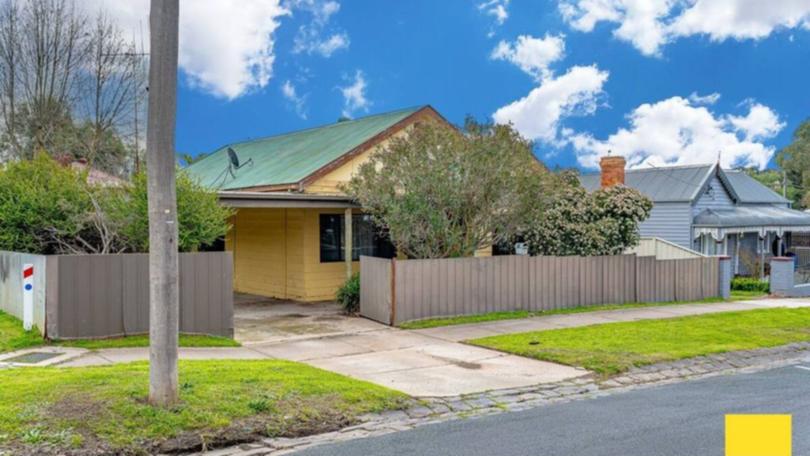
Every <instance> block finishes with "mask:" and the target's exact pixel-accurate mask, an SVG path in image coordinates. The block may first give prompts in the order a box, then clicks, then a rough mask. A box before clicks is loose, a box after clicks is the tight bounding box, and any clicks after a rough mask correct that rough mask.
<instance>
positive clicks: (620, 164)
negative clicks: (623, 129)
mask: <svg viewBox="0 0 810 456" xmlns="http://www.w3.org/2000/svg"><path fill="white" fill-rule="evenodd" d="M625 165H626V162H625V160H624V157H622V156H620V155H614V156H607V157H602V159H601V160H600V161H599V167H600V168H601V169H602V188H606V187H610V186H612V185H617V184H622V185H624V167H625Z"/></svg>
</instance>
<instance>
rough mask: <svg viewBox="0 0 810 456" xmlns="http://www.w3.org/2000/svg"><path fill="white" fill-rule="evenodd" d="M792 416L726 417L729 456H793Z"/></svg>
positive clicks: (727, 452) (727, 451)
mask: <svg viewBox="0 0 810 456" xmlns="http://www.w3.org/2000/svg"><path fill="white" fill-rule="evenodd" d="M791 428H792V420H791V416H790V415H726V456H791V451H792V448H791V447H792V439H791V436H792V431H791Z"/></svg>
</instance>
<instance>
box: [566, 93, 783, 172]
mask: <svg viewBox="0 0 810 456" xmlns="http://www.w3.org/2000/svg"><path fill="white" fill-rule="evenodd" d="M747 104H748V113H747V114H745V115H740V116H734V115H718V114H715V113H713V112H711V111H710V110H709V109H708V108H707V107H706V106H699V105H695V104H694V103H692V102H690V100H688V99H686V98H682V97H672V98H668V99H666V100H662V101H659V102H657V103H651V104H650V103H645V104H642V105H641V106H639V107H637V108H636V109H635V110H633V112H632V113H630V114H629V115H628V122H629V126H627V127H625V128H620V129H619V130H618V131H616V132H615V133H613V134H611V135H610V136H608V138H607V139H604V140H600V139H597V138H594V137H593V136H591V135H590V134H581V133H580V134H575V133H570V134H569V136H568V137H567V138H566V139H567V140H568V141H569V142H570V143H571V144H572V146H573V147H574V150H575V151H576V154H577V160H578V161H579V163H580V164H581V165H582V166H584V167H587V168H596V167H597V166H598V163H599V158H600V157H602V156H604V155H607V153H608V151H612V153H613V154H621V155H623V156H624V157H625V158H626V159H627V162H628V166H630V167H644V166H662V165H689V164H700V163H713V162H715V161H717V159H718V155H719V156H720V160H721V165H722V166H724V167H732V166H754V167H757V168H760V169H763V168H765V166H767V164H768V161H769V160H770V159H771V157H772V156H773V154H774V151H775V150H774V147H772V146H766V145H765V144H763V143H762V141H763V140H765V139H768V138H772V137H773V136H775V135H776V134H777V133H779V131H780V130H782V128H784V126H785V124H784V123H783V122H781V121H780V119H779V116H778V115H777V114H776V113H775V112H774V111H773V110H771V109H770V108H769V107H767V106H764V105H762V104H759V103H756V102H753V101H751V102H748V103H747Z"/></svg>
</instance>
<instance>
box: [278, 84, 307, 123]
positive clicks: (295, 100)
mask: <svg viewBox="0 0 810 456" xmlns="http://www.w3.org/2000/svg"><path fill="white" fill-rule="evenodd" d="M281 94H282V95H283V96H284V98H285V99H286V100H287V101H289V102H290V104H291V105H292V107H293V109H294V110H295V113H296V114H297V115H298V117H300V118H302V119H306V118H307V109H306V103H307V95H299V94H298V91H297V90H296V88H295V85H293V83H292V82H290V81H289V80H287V81H284V84H282V85H281Z"/></svg>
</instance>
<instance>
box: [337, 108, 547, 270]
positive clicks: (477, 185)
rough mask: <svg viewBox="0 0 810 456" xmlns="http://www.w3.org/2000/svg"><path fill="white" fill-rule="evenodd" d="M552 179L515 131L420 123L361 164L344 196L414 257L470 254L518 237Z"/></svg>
mask: <svg viewBox="0 0 810 456" xmlns="http://www.w3.org/2000/svg"><path fill="white" fill-rule="evenodd" d="M551 181H553V176H552V174H551V173H550V172H549V171H548V170H546V168H545V167H544V166H543V165H542V164H540V163H539V162H538V161H537V160H536V159H535V158H534V156H533V154H532V145H531V143H530V142H529V141H526V140H525V139H523V138H522V137H521V136H520V135H519V134H518V133H517V132H516V131H515V130H514V129H513V128H512V127H510V126H505V125H486V124H479V123H476V122H474V121H473V120H468V121H467V122H466V124H465V128H464V130H463V131H459V130H456V129H454V128H452V127H449V126H448V125H446V124H443V123H439V122H424V123H422V124H418V125H417V126H415V127H414V129H413V130H412V131H411V132H410V133H409V134H408V135H407V136H404V137H399V138H395V139H393V140H392V141H391V142H390V143H389V144H388V146H387V147H385V148H383V149H381V150H379V151H377V152H375V153H374V154H373V155H372V156H371V158H370V160H368V161H367V162H366V163H364V164H363V165H361V166H360V168H359V170H358V172H357V174H356V175H355V176H354V177H353V178H352V180H351V181H350V182H349V184H348V185H347V186H345V191H346V192H347V193H348V194H349V195H351V196H352V197H353V198H355V199H356V200H357V201H358V202H359V203H360V204H361V205H362V206H363V207H364V208H365V210H366V211H368V212H369V213H370V214H371V216H372V218H373V220H374V222H375V223H376V224H377V225H378V226H379V227H381V229H384V230H385V231H386V232H387V233H388V235H389V236H390V238H391V240H392V242H393V243H394V245H396V247H397V249H398V251H400V252H401V253H403V254H405V255H407V256H408V257H410V258H448V257H462V256H471V255H473V254H474V253H475V251H476V250H477V249H480V248H482V247H486V246H489V245H491V244H494V243H498V242H501V241H503V240H505V239H509V238H511V237H512V236H514V234H515V232H517V231H518V230H519V228H520V226H521V224H522V223H523V222H524V218H523V212H524V211H523V207H524V205H525V204H527V202H528V201H529V200H543V199H545V198H547V195H548V194H549V192H548V191H544V186H545V185H546V184H549V183H550V182H551Z"/></svg>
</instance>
